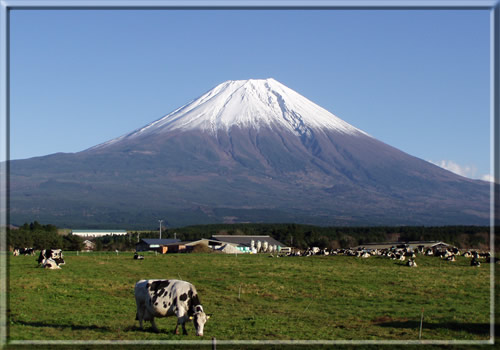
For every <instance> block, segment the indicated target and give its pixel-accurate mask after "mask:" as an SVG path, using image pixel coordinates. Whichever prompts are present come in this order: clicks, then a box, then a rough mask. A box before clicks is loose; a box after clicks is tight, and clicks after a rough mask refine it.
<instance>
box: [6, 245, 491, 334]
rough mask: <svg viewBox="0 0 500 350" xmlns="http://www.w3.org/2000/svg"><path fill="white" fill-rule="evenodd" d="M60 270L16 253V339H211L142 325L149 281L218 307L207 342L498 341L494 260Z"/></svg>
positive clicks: (222, 260) (165, 262)
mask: <svg viewBox="0 0 500 350" xmlns="http://www.w3.org/2000/svg"><path fill="white" fill-rule="evenodd" d="M65 260H66V265H63V266H62V268H61V269H60V270H44V269H41V268H37V267H36V262H35V257H24V256H21V257H10V258H9V294H8V295H9V297H8V306H9V314H8V339H9V341H12V340H199V338H198V337H196V336H195V335H194V327H193V325H192V324H189V325H188V326H187V329H188V332H189V335H188V336H182V335H174V334H173V333H172V331H173V329H174V328H175V324H176V319H175V318H174V317H169V318H163V319H157V325H158V327H159V328H160V331H161V332H160V333H159V334H156V333H154V332H152V330H151V327H150V323H149V322H146V323H145V326H146V327H145V330H144V331H143V330H140V329H139V327H138V322H137V321H135V312H136V307H135V300H134V292H133V287H134V284H135V282H136V281H138V280H140V279H146V278H171V279H173V278H175V279H184V280H187V281H190V282H192V283H193V284H194V285H195V286H196V287H197V289H198V293H199V295H200V298H201V301H202V304H203V306H204V308H205V311H206V312H207V313H211V314H213V316H212V317H211V319H210V320H209V321H208V323H207V325H206V326H205V337H204V339H205V340H210V339H211V338H212V337H216V338H217V340H291V339H294V340H310V339H314V340H418V338H419V327H420V319H421V312H422V308H423V310H424V321H423V330H422V339H424V340H486V339H489V337H490V334H489V331H490V325H489V320H490V313H489V310H490V288H489V283H490V278H489V264H485V263H483V264H482V266H481V267H479V268H473V267H471V266H469V261H470V260H469V259H466V258H463V257H460V258H459V259H458V260H457V261H456V262H445V261H442V260H440V259H439V258H435V257H424V256H422V257H417V262H418V265H419V266H418V267H417V268H409V267H407V266H404V264H403V263H400V262H396V261H393V260H389V259H386V258H379V257H372V258H369V259H358V258H354V257H344V256H335V257H332V256H318V257H289V258H279V259H278V258H269V257H268V256H267V255H265V254H264V255H238V256H235V255H223V254H202V253H200V254H171V255H155V254H152V253H147V254H146V256H145V259H144V260H142V261H141V260H133V259H132V253H119V254H118V255H117V254H116V253H80V254H79V255H76V253H71V252H68V253H65Z"/></svg>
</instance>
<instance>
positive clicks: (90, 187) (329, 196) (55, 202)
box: [10, 79, 490, 228]
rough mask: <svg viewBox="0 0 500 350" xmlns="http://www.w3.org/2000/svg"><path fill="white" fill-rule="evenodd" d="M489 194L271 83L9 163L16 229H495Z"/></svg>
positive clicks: (486, 187)
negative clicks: (32, 225) (257, 225)
mask: <svg viewBox="0 0 500 350" xmlns="http://www.w3.org/2000/svg"><path fill="white" fill-rule="evenodd" d="M489 193H490V184H489V183H487V182H483V181H479V180H471V179H467V178H464V177H461V176H458V175H456V174H453V173H451V172H449V171H447V170H444V169H442V168H439V167H437V166H435V165H433V164H431V163H429V162H426V161H423V160H421V159H418V158H416V157H413V156H411V155H408V154H406V153H404V152H402V151H400V150H398V149H396V148H394V147H391V146H389V145H387V144H385V143H383V142H380V141H378V140H376V139H375V138H373V137H371V136H370V135H368V134H367V133H365V132H363V131H362V130H360V129H357V128H356V127H354V126H352V125H350V124H348V123H347V122H345V121H343V120H342V119H340V118H338V117H337V116H335V115H333V114H332V113H330V112H328V111H327V110H325V109H324V108H322V107H320V106H318V105H316V104H315V103H313V102H311V101H310V100H308V99H307V98H305V97H303V96H301V95H300V94H298V93H297V92H295V91H293V90H292V89H290V88H288V87H286V86H284V85H283V84H281V83H279V82H278V81H276V80H274V79H261V80H238V81H227V82H224V83H222V84H220V85H218V86H216V87H215V88H213V89H212V90H210V91H208V92H207V93H205V94H203V95H202V96H200V97H199V98H197V99H195V100H193V101H192V102H190V103H188V104H186V105H184V106H182V107H180V108H178V109H176V110H174V111H173V112H171V113H169V114H168V115H166V116H165V117H163V118H161V119H158V120H156V121H154V122H152V123H150V124H148V125H146V126H144V127H142V128H139V129H137V130H135V131H133V132H131V133H128V134H126V135H123V136H121V137H118V138H116V139H112V140H110V141H108V142H105V143H102V144H100V145H97V146H94V147H92V148H89V149H87V150H84V151H82V152H78V153H56V154H53V155H48V156H44V157H37V158H31V159H25V160H15V161H11V162H10V218H11V221H12V222H13V223H23V222H25V221H32V220H39V221H43V222H50V223H53V224H56V225H60V226H64V225H67V226H76V225H80V226H82V227H83V226H85V227H92V226H94V227H105V226H117V225H118V226H127V227H138V228H139V227H145V226H146V227H150V226H151V225H152V223H154V222H156V220H157V219H158V218H163V219H166V220H167V221H168V224H169V225H171V226H182V225H188V224H200V223H219V222H296V223H308V224H318V225H469V224H471V225H476V224H477V225H488V224H489V213H490V209H489V202H490V201H489Z"/></svg>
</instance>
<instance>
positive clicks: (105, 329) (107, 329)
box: [14, 321, 173, 334]
mask: <svg viewBox="0 0 500 350" xmlns="http://www.w3.org/2000/svg"><path fill="white" fill-rule="evenodd" d="M14 324H15V325H20V326H29V327H42V328H45V327H50V328H58V329H64V328H68V329H71V330H73V331H77V330H85V331H100V332H114V331H116V329H115V328H110V327H105V326H96V325H89V326H83V325H74V324H61V323H57V324H56V323H48V322H26V321H15V322H14ZM122 331H124V332H145V333H154V334H160V333H162V332H166V333H173V331H172V332H167V331H166V330H160V332H155V331H154V330H153V327H148V326H145V327H144V329H141V328H140V327H139V326H128V327H125V328H123V329H122Z"/></svg>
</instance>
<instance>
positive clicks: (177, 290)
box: [135, 280, 210, 336]
mask: <svg viewBox="0 0 500 350" xmlns="http://www.w3.org/2000/svg"><path fill="white" fill-rule="evenodd" d="M135 302H136V304H137V316H136V319H137V320H139V324H140V327H141V329H142V321H143V320H145V321H151V324H152V326H153V330H154V331H155V332H158V328H157V327H156V324H155V321H154V319H155V317H168V316H174V315H175V316H177V326H176V327H175V330H174V333H175V334H179V325H181V326H182V332H183V334H187V331H186V326H185V323H186V321H187V320H188V319H192V320H193V321H194V327H195V329H196V335H198V336H203V328H204V326H205V323H206V322H207V319H208V318H210V316H209V315H206V314H205V312H204V311H203V306H201V304H200V300H199V298H198V293H197V292H196V288H195V287H194V286H193V285H192V284H191V283H189V282H186V281H180V280H141V281H139V282H137V283H136V284H135Z"/></svg>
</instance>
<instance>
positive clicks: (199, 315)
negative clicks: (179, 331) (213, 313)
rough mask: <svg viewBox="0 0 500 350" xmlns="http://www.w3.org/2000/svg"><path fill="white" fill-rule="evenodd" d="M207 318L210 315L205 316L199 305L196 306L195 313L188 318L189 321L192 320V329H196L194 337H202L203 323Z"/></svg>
mask: <svg viewBox="0 0 500 350" xmlns="http://www.w3.org/2000/svg"><path fill="white" fill-rule="evenodd" d="M209 318H210V315H207V314H205V312H204V311H203V307H202V306H201V305H197V306H196V307H195V313H194V315H193V316H191V317H190V319H192V320H193V323H194V328H195V329H196V335H198V336H200V337H203V328H204V327H205V323H206V322H207V320H208V319H209Z"/></svg>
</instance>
